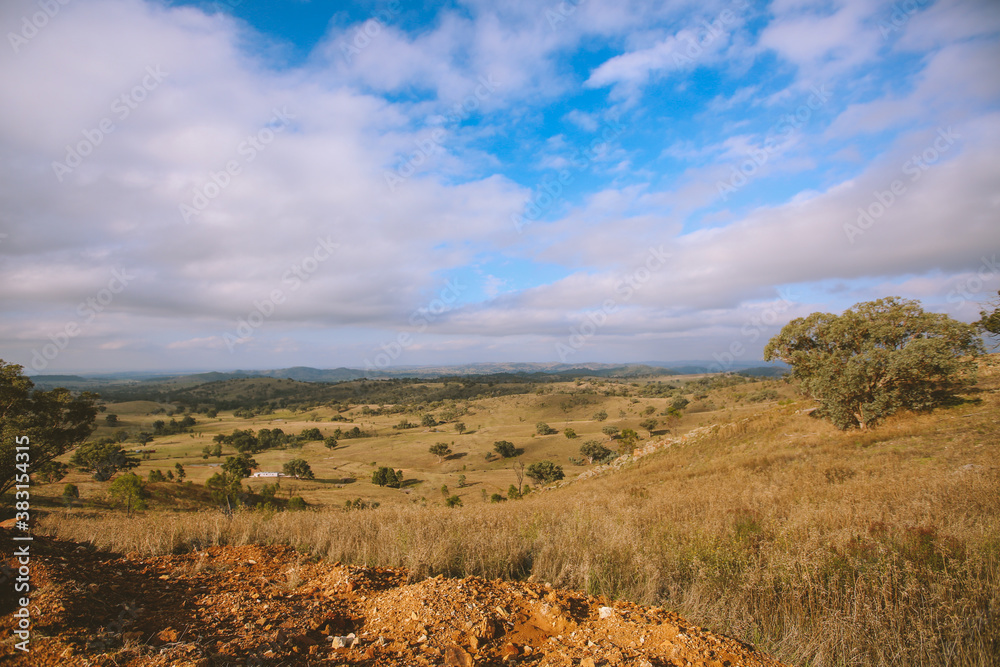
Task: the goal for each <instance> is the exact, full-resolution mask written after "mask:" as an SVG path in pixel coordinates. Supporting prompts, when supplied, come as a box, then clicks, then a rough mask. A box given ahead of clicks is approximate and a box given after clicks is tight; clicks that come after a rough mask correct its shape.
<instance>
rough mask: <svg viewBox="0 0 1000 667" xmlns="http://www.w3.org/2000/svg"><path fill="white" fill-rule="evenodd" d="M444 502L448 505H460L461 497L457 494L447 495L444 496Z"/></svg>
mask: <svg viewBox="0 0 1000 667" xmlns="http://www.w3.org/2000/svg"><path fill="white" fill-rule="evenodd" d="M444 504H445V505H447V506H448V507H461V506H462V499H461V498H459V497H458V496H448V497H447V498H445V500H444Z"/></svg>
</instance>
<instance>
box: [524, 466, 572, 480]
mask: <svg viewBox="0 0 1000 667" xmlns="http://www.w3.org/2000/svg"><path fill="white" fill-rule="evenodd" d="M565 476H566V475H565V474H563V469H562V466H561V465H556V464H555V463H553V462H552V461H539V462H538V463H532V464H531V465H530V466H528V477H530V478H531V479H533V480H535V483H536V484H551V483H552V482H556V481H559V480H560V479H562V478H563V477H565Z"/></svg>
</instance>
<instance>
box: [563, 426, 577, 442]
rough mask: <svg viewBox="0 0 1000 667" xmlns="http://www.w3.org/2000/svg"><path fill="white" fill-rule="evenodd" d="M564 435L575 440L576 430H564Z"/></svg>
mask: <svg viewBox="0 0 1000 667" xmlns="http://www.w3.org/2000/svg"><path fill="white" fill-rule="evenodd" d="M563 435H565V436H566V437H567V438H568V439H570V440H573V439H574V438H576V431H574V430H573V429H571V428H567V429H565V430H564V431H563Z"/></svg>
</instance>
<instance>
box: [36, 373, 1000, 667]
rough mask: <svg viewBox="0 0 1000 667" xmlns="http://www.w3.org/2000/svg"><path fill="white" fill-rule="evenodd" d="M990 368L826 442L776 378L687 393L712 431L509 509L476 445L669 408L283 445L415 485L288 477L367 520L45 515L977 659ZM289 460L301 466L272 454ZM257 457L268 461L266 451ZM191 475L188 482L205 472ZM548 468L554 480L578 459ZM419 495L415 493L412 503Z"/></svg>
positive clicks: (161, 538)
mask: <svg viewBox="0 0 1000 667" xmlns="http://www.w3.org/2000/svg"><path fill="white" fill-rule="evenodd" d="M997 362H998V359H997V358H996V356H995V355H994V356H993V357H990V358H987V359H985V360H984V361H983V363H982V367H981V372H980V382H979V385H978V386H977V387H976V388H975V390H973V391H971V392H970V393H969V394H967V395H966V399H967V401H966V402H965V403H963V404H961V405H958V406H955V407H951V408H948V409H939V410H937V411H935V412H933V413H930V414H901V415H897V416H895V417H893V418H891V419H890V420H889V421H888V422H887V423H886V424H885V425H884V426H882V427H880V428H878V429H875V430H870V431H864V432H859V431H849V432H840V431H837V430H836V429H834V428H832V427H831V426H830V425H829V424H827V423H825V422H823V421H820V420H818V419H815V418H813V417H812V416H810V415H808V414H806V413H803V412H802V411H801V410H802V408H804V407H806V406H807V405H808V403H807V402H806V401H803V400H797V401H789V400H788V399H789V398H791V397H793V396H794V392H793V388H792V387H790V386H787V385H784V384H782V383H781V382H773V383H768V384H766V385H765V384H754V385H743V386H741V387H729V388H726V389H721V390H715V391H713V392H711V394H710V395H709V396H707V397H703V398H697V399H696V398H695V397H694V396H692V397H691V398H692V399H694V400H695V403H694V404H692V406H691V408H694V410H695V411H691V410H690V409H689V411H688V414H687V415H686V416H685V417H684V419H683V420H682V422H681V423H680V424H679V425H677V426H673V427H672V431H673V432H672V433H671V434H670V435H671V436H676V435H678V434H679V433H684V432H690V431H691V429H692V428H694V427H697V426H699V425H713V424H714V425H716V426H715V427H714V428H710V429H701V430H699V431H698V435H696V436H693V437H690V438H688V439H686V440H683V441H680V442H676V443H674V444H672V445H671V446H669V447H666V448H665V449H663V450H662V451H660V452H658V453H656V454H653V455H650V456H647V457H644V458H642V459H640V460H637V461H636V462H634V463H632V464H630V465H628V466H626V467H625V468H624V469H622V470H621V471H618V472H614V473H609V474H606V475H604V476H600V477H597V478H593V479H588V480H585V481H580V482H576V483H572V484H569V485H566V486H565V487H563V488H560V489H557V490H546V491H538V492H535V493H532V494H531V495H529V496H528V497H527V498H525V499H523V500H520V501H508V502H504V503H498V504H489V503H484V502H483V500H482V498H481V494H480V488H486V489H487V490H489V491H492V490H494V489H496V490H502V489H506V487H507V485H508V484H509V483H510V482H511V481H513V477H512V475H511V473H510V472H509V471H507V470H504V469H503V468H501V467H500V466H499V465H496V466H495V467H491V466H494V464H486V462H485V460H484V458H483V456H482V453H483V452H484V451H485V450H486V449H488V448H489V446H490V445H491V444H492V441H493V440H496V439H507V440H511V441H513V442H514V443H515V444H516V445H517V446H518V447H523V448H524V449H525V453H524V456H523V457H524V458H525V459H526V460H527V461H528V462H530V461H532V460H538V459H541V458H546V457H548V458H552V459H553V460H558V461H559V462H561V463H562V464H564V465H566V457H567V456H570V455H574V456H575V455H576V451H575V450H576V449H577V448H578V446H579V443H580V442H582V441H583V440H586V439H589V438H591V437H599V438H605V439H606V437H605V436H603V434H601V433H600V428H601V426H602V423H601V422H596V421H593V420H591V419H589V417H590V416H592V415H593V413H594V412H596V411H598V410H600V409H604V410H606V411H607V412H608V415H609V418H608V420H607V422H605V423H613V424H615V425H620V426H632V427H633V428H634V427H635V425H636V424H638V422H639V421H641V419H642V413H643V411H644V410H645V408H646V406H647V405H653V406H654V407H655V408H656V411H657V412H659V411H660V409H661V406H663V405H665V404H666V403H667V402H668V399H640V400H639V401H638V402H633V397H627V396H614V397H612V396H599V395H598V396H594V395H590V398H593V399H594V400H595V403H593V404H588V405H582V406H571V407H570V409H569V410H568V411H564V410H563V408H562V407H560V404H563V405H565V401H566V399H567V397H568V396H569V395H570V394H569V393H567V392H572V391H574V390H578V389H579V388H580V386H579V385H576V384H575V383H568V384H567V385H565V386H557V387H554V388H553V389H552V391H553V393H552V394H542V395H527V396H508V397H503V398H497V399H492V398H490V399H481V400H477V401H471V402H470V403H469V408H470V414H467V415H465V416H463V417H462V418H461V419H462V420H463V421H465V423H466V424H467V426H468V427H469V429H470V431H473V432H472V433H466V434H464V435H461V436H459V435H457V434H455V433H454V431H453V429H452V430H451V433H449V434H448V435H447V437H443V434H442V433H431V432H427V429H413V430H408V431H406V432H403V433H402V434H400V435H389V432H390V431H391V424H392V423H395V422H397V421H398V420H399V416H398V415H396V416H393V417H391V418H376V419H373V420H370V421H369V422H363V423H364V426H365V427H373V428H376V429H377V430H378V431H379V434H380V435H379V437H378V438H372V439H370V440H360V441H347V442H348V443H349V444H348V446H347V447H345V448H344V449H343V451H340V450H339V449H338V450H334V451H333V452H327V451H325V450H323V448H322V445H320V444H319V443H316V444H313V445H307V446H306V447H305V448H303V450H301V451H302V453H304V454H305V457H306V458H307V459H309V460H310V462H311V463H313V467H314V469H315V470H316V473H317V477H319V478H322V479H328V478H332V477H335V476H336V475H337V474H344V472H356V473H357V474H359V475H361V473H366V472H368V471H370V470H371V467H370V464H371V462H372V461H377V462H378V463H380V464H382V463H384V464H387V465H388V464H391V465H394V466H395V467H402V468H404V470H405V471H407V475H406V476H407V478H409V477H410V476H411V474H412V475H413V476H414V477H415V478H418V479H421V480H422V483H421V484H420V485H418V486H416V487H413V488H412V489H411V493H410V494H406V493H404V492H402V491H389V490H377V491H376V490H375V489H374V487H372V485H371V484H370V483H369V482H368V481H366V479H365V478H364V477H363V476H361V477H359V480H358V481H357V482H354V483H353V484H349V485H345V486H344V488H342V489H337V488H335V484H331V483H329V482H316V483H305V482H299V483H298V484H299V492H301V494H302V495H303V496H304V497H305V498H306V499H307V500H308V501H310V502H312V503H315V504H327V505H331V506H335V505H337V504H339V503H340V499H341V498H342V497H357V496H362V497H371V498H378V499H382V500H384V501H385V502H384V504H383V505H382V506H381V507H379V508H378V509H374V510H362V511H352V512H344V511H342V510H338V511H332V510H329V509H328V510H325V511H322V510H319V511H307V512H279V513H276V514H275V513H263V512H238V513H236V514H234V515H233V516H226V515H224V514H222V513H219V512H217V511H202V512H196V513H163V512H155V511H154V512H147V513H144V514H142V515H140V516H138V517H133V518H131V519H127V518H126V517H125V516H124V515H123V514H119V513H107V512H93V511H88V510H87V509H86V508H84V509H82V510H81V509H73V510H70V511H68V512H67V511H58V512H53V513H51V514H50V515H49V516H48V517H46V518H45V520H44V522H43V524H42V525H43V529H44V530H45V531H47V532H49V533H51V534H55V535H59V536H61V537H66V538H70V539H75V540H79V541H84V542H90V543H93V544H95V545H97V546H100V547H104V548H109V549H115V550H120V551H132V550H135V551H142V552H150V553H162V552H168V551H177V550H183V549H189V548H197V547H201V546H204V545H207V544H213V543H237V544H238V543H247V542H265V543H266V542H288V543H291V544H293V545H295V546H296V547H298V548H300V549H302V550H305V551H310V552H314V553H317V554H320V555H322V556H324V557H327V558H329V559H331V560H340V561H345V562H358V563H367V564H382V565H403V566H407V567H410V568H412V569H413V570H414V571H415V572H417V573H418V575H421V574H434V573H446V574H451V575H466V574H478V575H483V576H489V577H507V578H525V577H529V576H534V577H536V578H538V579H540V580H543V581H549V582H552V583H553V584H557V585H561V586H567V587H572V588H577V589H581V590H584V591H586V592H588V593H594V594H603V595H607V596H609V597H620V598H626V599H630V600H634V601H638V602H642V603H648V604H658V605H663V606H665V607H668V608H671V609H673V610H675V611H678V612H680V613H681V614H683V615H684V616H686V617H687V618H689V619H690V620H691V621H692V622H695V623H698V624H700V625H704V626H707V627H710V628H712V629H713V630H715V631H720V632H725V633H727V634H731V635H733V636H736V637H739V638H741V639H744V640H746V641H749V642H752V643H754V644H756V645H757V646H759V647H760V648H763V649H765V650H768V651H770V652H772V653H773V654H775V655H776V656H778V657H779V658H782V659H784V660H786V661H788V662H789V663H792V664H798V665H996V664H1000V659H998V656H1000V621H998V618H997V611H996V610H997V609H998V608H1000V607H998V605H1000V469H998V467H997V464H996V460H997V453H998V452H997V449H998V446H1000V367H998V366H1000V364H998V363H997ZM761 388H773V389H775V390H776V391H778V392H779V397H780V398H781V399H783V400H781V404H779V403H778V402H777V401H773V400H772V401H769V402H764V403H751V402H749V401H748V400H747V393H748V392H756V391H758V390H760V389H761ZM741 394H742V395H741ZM713 406H714V407H715V408H716V409H715V410H705V411H697V410H699V409H701V408H710V407H713ZM118 409H119V408H118V407H116V410H118ZM619 410H624V411H625V416H624V417H620V416H619V415H620V413H619V412H618V411H619ZM141 412H142V407H141V406H136V412H135V413H134V415H128V416H126V415H127V413H126V411H125V410H120V411H119V412H118V414H119V415H120V416H122V417H123V418H124V419H126V421H130V420H132V419H135V420H139V421H141V420H143V419H148V418H147V417H146V416H144V415H143V414H141ZM319 412H320V414H318V415H317V416H318V417H320V416H323V415H322V412H321V411H319ZM352 412H353V410H352ZM276 416H277V415H271V416H269V417H271V418H274V417H276ZM279 418H284V419H286V422H284V423H285V424H286V425H287V428H285V430H286V431H288V430H292V431H295V430H296V429H298V428H299V427H300V426H306V425H313V424H314V422H309V421H306V420H304V419H303V416H302V415H301V414H300V415H287V416H281V417H279ZM540 420H544V421H547V422H548V423H549V424H550V425H551V426H553V427H555V428H557V429H560V430H561V429H562V428H564V427H565V425H567V424H570V425H572V427H573V428H575V429H576V430H577V432H578V433H579V434H580V437H579V438H578V439H576V440H567V439H566V438H565V437H564V436H563V435H561V434H560V435H553V436H544V437H541V436H536V437H532V435H531V434H532V432H533V431H534V425H535V422H537V421H540ZM411 421H412V419H411ZM319 424H320V425H321V426H322V428H323V429H324V430H326V429H330V430H332V428H334V427H335V425H333V424H330V423H329V422H326V421H323V422H319ZM237 425H240V426H242V425H243V422H240V421H238V420H232V419H231V418H229V417H223V418H222V420H221V421H217V422H213V423H211V424H207V425H205V426H200V427H199V429H198V430H200V431H201V433H199V434H196V437H194V438H189V437H188V436H187V435H184V436H179V437H174V438H172V439H170V440H169V441H165V442H164V443H163V444H161V443H160V442H157V443H156V449H157V453H156V454H155V455H154V456H156V457H158V458H156V459H154V460H152V461H147V462H144V464H143V466H144V468H146V469H148V468H149V467H157V466H164V467H165V464H166V463H168V462H169V463H170V465H172V461H173V460H174V459H173V458H170V457H171V456H178V457H180V460H184V461H190V463H195V462H197V461H200V455H196V453H197V451H199V450H200V446H201V443H202V442H207V441H208V440H210V435H211V434H212V433H215V432H220V431H228V430H231V429H232V428H233V427H234V426H237ZM257 425H258V426H267V425H268V422H267V421H266V420H263V419H260V420H259V421H258V422H257ZM271 426H272V427H273V424H271ZM440 428H442V429H444V430H445V432H447V430H448V429H447V425H446V426H445V427H440ZM643 433H644V432H643ZM661 437H662V436H661ZM436 440H447V441H448V442H450V441H451V440H454V441H455V443H456V445H455V449H456V451H458V452H464V453H467V456H465V457H461V458H458V459H453V460H451V461H447V462H445V463H443V464H438V463H436V459H435V457H433V456H431V455H430V454H428V453H427V447H428V446H429V444H430V443H433V442H435V441H436ZM321 450H322V451H321ZM291 453H294V454H296V455H298V452H287V451H283V452H274V453H269V454H274V455H275V456H278V457H279V458H280V456H288V455H289V454H291ZM184 456H188V458H184ZM324 457H331V458H329V459H327V458H324ZM258 460H259V461H261V463H262V465H265V466H266V465H277V464H278V463H280V460H278V459H275V460H273V461H272V460H271V459H267V458H265V455H261V456H260V457H259V458H258ZM265 460H266V461H267V463H266V464H265V463H264V461H265ZM463 466H466V468H465V472H464V474H466V476H467V478H468V479H469V481H470V482H472V483H473V484H474V486H471V487H469V488H468V489H463V490H461V491H460V494H461V495H462V496H463V500H464V506H463V507H459V508H454V509H447V508H444V507H443V506H441V505H440V502H441V495H440V492H437V491H436V489H437V487H439V486H440V484H441V483H448V484H449V486H450V487H451V488H453V489H454V486H453V485H454V483H455V481H456V479H457V475H458V474H460V473H461V472H462V467H463ZM191 470H192V477H195V476H196V475H201V474H202V473H201V472H198V473H195V472H194V471H195V470H197V469H196V468H192V469H191ZM566 470H567V473H568V477H572V476H573V475H575V474H578V473H579V472H581V471H582V470H584V468H583V467H578V466H569V465H566ZM335 471H341V472H335ZM411 471H412V472H411ZM207 472H208V471H207V470H205V471H204V474H207ZM175 486H176V485H175ZM356 489H357V490H356ZM360 489H364V490H365V493H361V492H360ZM93 492H94V493H95V494H96V493H98V492H97V490H96V489H95V490H94V491H93ZM420 496H424V497H426V498H427V502H426V503H414V502H413V500H414V498H415V497H420Z"/></svg>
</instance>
